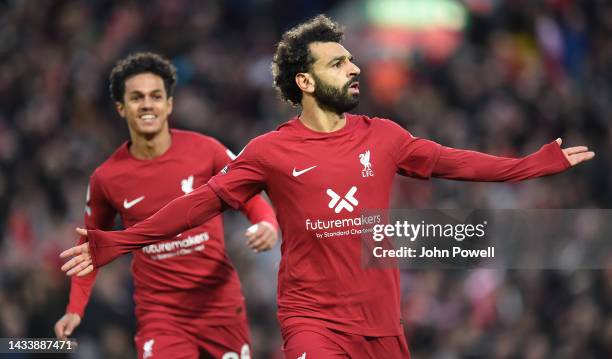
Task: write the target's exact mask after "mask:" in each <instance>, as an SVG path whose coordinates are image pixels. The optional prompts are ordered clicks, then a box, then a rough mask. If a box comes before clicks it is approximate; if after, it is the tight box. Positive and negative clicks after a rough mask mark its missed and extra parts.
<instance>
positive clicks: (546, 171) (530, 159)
mask: <svg viewBox="0 0 612 359" xmlns="http://www.w3.org/2000/svg"><path fill="white" fill-rule="evenodd" d="M561 143H562V140H561V139H557V140H556V141H553V142H551V143H548V144H546V145H544V146H542V148H540V150H538V151H537V152H534V153H532V154H530V155H528V156H525V157H522V158H508V157H498V156H492V155H488V154H485V153H481V152H476V151H468V150H459V149H455V148H450V147H444V146H441V148H440V154H439V157H438V160H437V161H436V162H435V164H434V166H433V169H432V176H435V177H442V178H448V179H456V180H466V181H521V180H525V179H529V178H536V177H543V176H549V175H553V174H556V173H559V172H562V171H565V170H566V169H568V168H570V167H572V166H576V165H578V164H580V163H582V162H585V161H588V160H590V159H592V158H593V157H595V153H594V152H592V151H589V149H588V148H587V147H586V146H576V147H568V148H563V149H562V148H561Z"/></svg>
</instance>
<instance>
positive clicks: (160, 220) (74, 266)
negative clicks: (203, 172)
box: [60, 185, 227, 276]
mask: <svg viewBox="0 0 612 359" xmlns="http://www.w3.org/2000/svg"><path fill="white" fill-rule="evenodd" d="M226 208H227V206H226V205H225V204H224V203H223V201H221V199H220V198H219V197H218V196H217V195H216V194H215V192H214V191H213V190H212V189H211V188H210V187H209V186H208V185H204V186H201V187H199V188H197V189H196V190H195V191H193V192H191V193H189V194H187V195H184V196H182V197H179V198H176V199H174V200H173V201H171V202H170V203H168V204H167V205H166V206H164V207H163V208H162V209H160V210H159V211H158V212H157V213H155V214H154V215H152V216H151V217H149V218H147V219H145V220H144V221H142V222H139V223H137V224H135V225H134V226H132V227H130V228H128V229H126V230H123V231H114V232H104V231H100V230H84V229H82V228H77V232H78V233H79V234H80V235H82V236H86V237H87V239H88V242H87V243H83V244H81V245H78V246H76V247H72V248H70V249H67V250H65V251H64V252H62V253H61V254H60V257H62V258H68V257H73V258H72V259H70V260H69V261H68V262H66V263H65V264H64V265H63V266H62V270H63V271H65V272H67V273H66V274H68V275H74V274H77V275H78V276H83V275H87V274H88V273H90V272H91V271H93V269H94V268H98V267H101V266H103V265H105V264H107V263H109V262H111V261H113V260H114V259H115V258H117V257H119V256H120V255H122V254H125V253H127V252H130V251H132V250H134V249H138V248H141V247H145V246H147V245H149V244H152V243H155V242H158V241H160V240H163V239H166V238H168V237H170V236H173V235H177V234H179V233H181V232H183V231H185V230H187V229H189V228H192V227H194V226H196V225H198V224H200V223H203V222H206V221H207V220H209V219H211V218H213V217H215V216H217V215H219V214H220V213H221V212H223V210H225V209H226Z"/></svg>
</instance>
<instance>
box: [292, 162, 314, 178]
mask: <svg viewBox="0 0 612 359" xmlns="http://www.w3.org/2000/svg"><path fill="white" fill-rule="evenodd" d="M317 166H318V165H315V166H312V167H308V168H306V169H305V170H301V171H298V170H296V169H295V167H293V177H298V176H301V175H303V174H304V173H306V172H308V171H310V170H311V169H313V168H315V167H317Z"/></svg>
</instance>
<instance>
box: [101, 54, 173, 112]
mask: <svg viewBox="0 0 612 359" xmlns="http://www.w3.org/2000/svg"><path fill="white" fill-rule="evenodd" d="M147 72H150V73H153V74H155V75H158V76H159V77H161V78H162V79H163V80H164V87H165V88H166V94H167V96H168V97H172V95H173V94H174V87H175V86H176V67H174V65H172V63H171V62H170V61H168V60H166V59H165V58H163V57H161V56H160V55H158V54H154V53H152V52H138V53H135V54H131V55H129V56H128V57H126V58H125V59H122V60H119V61H118V62H117V64H116V65H115V67H113V70H112V71H111V74H110V77H109V80H110V86H109V91H110V97H111V99H112V100H115V101H116V102H123V95H124V93H125V81H126V80H127V79H128V78H130V77H132V76H134V75H139V74H142V73H147Z"/></svg>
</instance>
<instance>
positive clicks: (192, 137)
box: [171, 129, 223, 146]
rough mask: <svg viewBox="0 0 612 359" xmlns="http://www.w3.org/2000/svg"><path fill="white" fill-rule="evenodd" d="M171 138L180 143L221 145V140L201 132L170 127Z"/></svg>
mask: <svg viewBox="0 0 612 359" xmlns="http://www.w3.org/2000/svg"><path fill="white" fill-rule="evenodd" d="M171 131H172V138H173V139H176V140H177V141H178V142H179V143H181V144H186V145H191V146H223V145H222V144H221V142H219V141H218V140H217V139H215V138H214V137H211V136H207V135H204V134H202V133H198V132H194V131H187V130H177V129H172V130H171Z"/></svg>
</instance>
